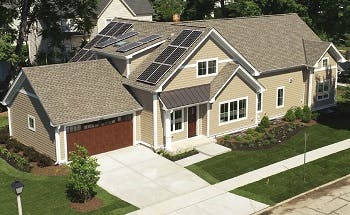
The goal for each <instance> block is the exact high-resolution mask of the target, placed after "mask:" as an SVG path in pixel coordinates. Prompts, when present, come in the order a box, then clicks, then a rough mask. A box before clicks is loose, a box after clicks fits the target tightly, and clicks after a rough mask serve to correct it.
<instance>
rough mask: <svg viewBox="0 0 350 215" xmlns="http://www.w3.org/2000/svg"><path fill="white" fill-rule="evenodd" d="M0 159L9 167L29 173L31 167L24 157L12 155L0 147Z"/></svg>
mask: <svg viewBox="0 0 350 215" xmlns="http://www.w3.org/2000/svg"><path fill="white" fill-rule="evenodd" d="M0 157H1V158H3V159H4V160H6V161H7V163H9V164H10V165H11V166H13V167H14V168H16V169H19V170H21V171H24V172H30V170H31V169H32V166H31V165H30V163H29V161H28V160H27V159H25V158H24V157H22V156H20V155H18V154H16V153H12V152H10V151H9V150H7V149H6V148H3V147H0Z"/></svg>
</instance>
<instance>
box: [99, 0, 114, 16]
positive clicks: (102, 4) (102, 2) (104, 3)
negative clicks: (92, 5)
mask: <svg viewBox="0 0 350 215" xmlns="http://www.w3.org/2000/svg"><path fill="white" fill-rule="evenodd" d="M112 1H113V0H99V1H98V6H97V10H96V14H97V17H100V16H101V15H102V13H103V12H104V11H105V10H106V8H107V7H108V6H109V5H110V4H111V2H112Z"/></svg>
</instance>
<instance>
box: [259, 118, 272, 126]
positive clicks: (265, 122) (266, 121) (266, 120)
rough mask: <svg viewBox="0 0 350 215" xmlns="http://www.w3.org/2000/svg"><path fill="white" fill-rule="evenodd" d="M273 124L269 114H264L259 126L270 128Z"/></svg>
mask: <svg viewBox="0 0 350 215" xmlns="http://www.w3.org/2000/svg"><path fill="white" fill-rule="evenodd" d="M270 125H271V122H270V120H269V117H268V116H266V115H265V116H264V117H263V118H262V119H261V121H260V124H259V126H261V127H263V128H269V127H270Z"/></svg>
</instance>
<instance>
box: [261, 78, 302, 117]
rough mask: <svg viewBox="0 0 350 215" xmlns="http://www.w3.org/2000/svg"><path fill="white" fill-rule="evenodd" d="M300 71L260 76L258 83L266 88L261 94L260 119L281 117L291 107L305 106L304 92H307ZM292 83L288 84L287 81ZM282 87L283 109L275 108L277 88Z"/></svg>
mask: <svg viewBox="0 0 350 215" xmlns="http://www.w3.org/2000/svg"><path fill="white" fill-rule="evenodd" d="M304 77H306V76H304V75H303V72H302V71H292V72H286V73H281V74H276V73H275V74H272V75H269V76H264V75H262V76H261V77H258V81H259V82H260V83H261V84H262V85H263V86H264V87H265V88H266V91H265V92H264V93H263V106H262V112H261V113H259V114H258V116H259V117H258V118H259V119H261V118H262V117H263V116H264V115H267V116H269V117H270V118H273V117H279V116H283V115H284V114H285V113H286V112H287V110H288V109H289V108H291V107H297V106H303V105H304V104H305V100H307V98H304V96H305V91H307V79H305V80H304ZM290 79H291V80H292V83H289V80H290ZM282 86H284V107H282V108H277V107H276V104H277V88H278V87H282Z"/></svg>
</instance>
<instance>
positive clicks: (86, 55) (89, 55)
mask: <svg viewBox="0 0 350 215" xmlns="http://www.w3.org/2000/svg"><path fill="white" fill-rule="evenodd" d="M92 55H94V53H93V52H92V51H91V50H88V51H87V52H86V53H85V54H84V55H83V56H82V57H81V58H80V59H79V61H87V60H88V59H89V58H90V57H91V56H92Z"/></svg>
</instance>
